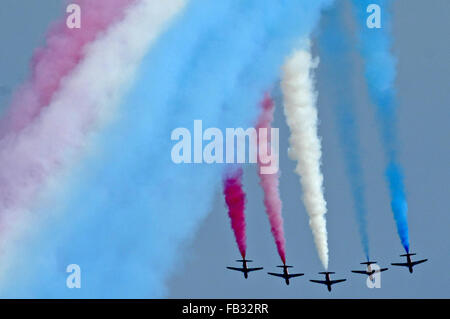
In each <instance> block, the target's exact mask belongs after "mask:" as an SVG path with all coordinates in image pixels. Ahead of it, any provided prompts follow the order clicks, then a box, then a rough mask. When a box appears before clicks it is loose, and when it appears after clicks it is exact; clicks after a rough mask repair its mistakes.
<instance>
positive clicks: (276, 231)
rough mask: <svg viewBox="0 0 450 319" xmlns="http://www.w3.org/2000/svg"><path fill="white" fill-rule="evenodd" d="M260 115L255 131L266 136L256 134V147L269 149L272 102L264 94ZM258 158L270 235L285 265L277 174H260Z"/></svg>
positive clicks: (259, 166) (284, 243)
mask: <svg viewBox="0 0 450 319" xmlns="http://www.w3.org/2000/svg"><path fill="white" fill-rule="evenodd" d="M261 107H262V113H261V115H260V117H259V119H258V124H257V130H258V132H260V129H261V128H267V132H268V133H267V134H261V135H260V133H258V145H267V146H268V147H267V149H270V141H269V140H268V134H269V132H270V130H271V124H272V121H273V112H274V102H273V100H272V98H271V97H270V95H269V94H266V96H265V97H264V100H263V102H262V104H261ZM263 165H264V164H263V163H261V159H260V156H258V175H259V179H260V184H261V187H262V188H263V191H264V205H265V207H266V213H267V216H268V217H269V222H270V227H271V231H272V235H273V237H274V239H275V243H276V245H277V250H278V254H279V255H280V258H281V260H282V261H283V264H286V248H285V245H286V240H285V238H284V228H283V217H282V215H281V209H282V203H281V199H280V192H279V189H278V187H279V174H278V172H277V173H275V174H262V173H261V166H263Z"/></svg>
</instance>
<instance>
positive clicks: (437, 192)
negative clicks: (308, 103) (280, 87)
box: [0, 0, 450, 298]
mask: <svg viewBox="0 0 450 319" xmlns="http://www.w3.org/2000/svg"><path fill="white" fill-rule="evenodd" d="M62 2H63V1H62V0H42V1H26V0H3V1H2V4H1V6H0V38H1V39H2V46H1V48H0V108H3V107H4V105H5V104H6V103H7V100H8V98H9V95H10V92H11V89H13V88H14V87H15V86H17V85H18V84H19V83H20V82H21V81H22V80H23V79H24V78H25V76H26V74H27V70H28V63H29V58H30V56H31V54H32V52H33V49H35V48H36V47H37V46H38V45H39V44H41V43H42V41H43V37H44V32H45V30H46V29H47V27H48V25H49V23H50V22H51V21H52V20H54V19H55V18H56V17H57V16H58V15H59V14H60V12H61V11H60V10H61V8H62ZM338 3H339V5H343V6H344V7H345V8H344V9H345V10H346V12H347V15H346V20H347V22H348V27H349V28H350V31H352V30H353V28H354V21H353V19H352V15H351V12H350V11H349V8H348V5H347V1H345V0H341V1H338ZM394 8H395V12H394V38H395V41H394V50H395V53H396V54H397V56H398V79H397V89H398V91H397V92H398V101H399V109H398V127H399V136H400V138H399V139H400V145H401V150H400V160H401V163H402V164H403V167H404V173H405V182H406V188H407V196H408V201H409V227H410V241H411V250H412V252H417V253H418V256H416V257H417V258H422V257H423V258H429V262H427V263H425V264H422V265H419V266H417V267H416V268H415V272H414V274H412V275H411V274H409V273H408V272H407V270H406V269H402V268H394V267H391V266H388V267H389V268H390V270H389V271H387V272H384V273H383V276H382V288H381V289H368V288H367V287H366V285H365V277H363V276H361V275H356V274H352V273H350V269H359V268H361V266H360V265H359V263H360V262H362V261H363V259H364V255H363V252H362V249H361V245H360V241H359V234H358V231H357V224H356V219H355V213H354V209H353V206H352V198H351V195H350V189H349V184H348V179H347V177H346V174H345V167H344V162H343V154H342V150H341V148H340V146H339V145H340V143H339V140H338V135H337V127H336V119H335V115H334V111H333V107H332V104H333V101H334V100H335V99H336V97H335V96H333V91H332V90H330V89H329V88H327V86H326V85H324V82H325V79H327V70H326V69H324V68H322V67H319V69H318V73H317V82H318V83H317V88H318V90H319V112H320V114H319V115H320V121H321V125H320V134H321V136H322V143H323V173H324V176H325V190H326V194H325V195H326V199H327V201H328V209H329V212H328V215H327V221H328V231H329V248H330V271H335V272H336V273H337V274H336V278H338V277H339V278H348V281H347V282H345V283H343V284H340V285H337V286H334V287H335V289H333V293H332V294H329V293H328V292H327V291H326V289H325V287H322V286H319V285H315V284H312V283H310V282H309V280H308V279H312V278H315V279H321V277H320V276H319V275H317V272H318V271H322V268H321V267H322V266H321V264H320V262H319V259H318V257H317V254H316V250H315V247H314V244H313V240H312V234H311V231H310V229H309V227H308V218H307V214H306V212H305V209H304V206H303V203H302V201H301V188H300V184H299V179H298V176H297V175H296V174H294V173H293V170H294V166H295V163H294V162H293V161H291V160H289V159H288V157H287V152H286V150H287V147H288V141H287V138H288V136H289V131H288V128H287V127H286V124H285V122H284V118H283V114H282V109H281V107H280V105H277V113H276V121H275V123H274V126H275V127H279V128H280V161H281V162H280V169H281V173H282V175H281V196H282V200H283V205H284V209H283V214H284V219H285V232H286V238H287V259H288V263H289V264H291V265H294V266H295V268H294V271H299V272H304V273H306V276H304V277H300V278H296V279H293V280H292V281H293V282H292V284H291V285H290V286H289V287H286V286H285V285H284V284H283V283H282V282H281V280H278V279H277V278H274V277H269V276H268V275H267V274H266V270H267V271H273V270H275V266H276V265H279V264H280V261H279V257H278V255H277V252H276V249H275V245H274V242H273V239H272V236H271V233H270V228H269V223H268V220H267V217H266V214H265V212H264V207H263V202H262V190H261V188H260V186H259V184H258V177H257V175H256V168H255V167H254V166H250V165H249V166H247V167H246V170H245V178H244V184H245V190H246V191H247V197H248V203H247V225H248V257H249V258H250V259H253V260H254V261H255V263H254V265H255V266H264V267H265V269H264V271H260V272H256V273H252V274H250V277H249V279H248V280H244V279H243V278H242V275H241V274H239V273H235V272H231V271H228V270H226V269H225V266H228V265H233V266H235V265H237V264H236V263H234V260H235V259H238V257H239V253H238V250H237V247H236V244H235V242H234V238H233V234H232V232H231V229H230V225H229V224H230V223H229V220H228V216H227V212H226V209H225V206H224V201H223V198H222V196H221V194H220V192H221V190H218V191H217V200H216V204H215V206H214V208H213V210H212V211H211V213H210V214H209V216H208V217H207V218H206V220H204V222H203V223H202V224H201V225H199V228H198V232H197V233H196V234H193V237H192V238H191V240H190V241H187V242H186V243H185V247H183V249H182V250H180V254H183V255H184V261H185V262H184V263H181V264H179V265H178V268H177V269H178V272H177V274H175V275H174V276H173V277H172V278H171V279H170V281H169V283H168V284H169V288H170V295H169V297H174V298H230V297H233V298H241V297H242V298H322V297H337V298H347V297H350V298H360V297H363V298H372V297H374V298H392V297H397V298H408V297H413V298H414V297H426V298H431V297H438V298H443V297H445V298H449V297H450V276H448V273H447V269H448V268H449V267H450V240H449V235H448V231H449V228H450V214H449V212H448V210H447V208H446V207H447V205H446V204H445V200H446V199H447V198H448V197H449V195H450V193H449V186H448V180H449V179H450V176H449V167H448V166H449V163H450V148H449V146H450V145H449V144H450V143H449V138H450V130H449V124H448V123H449V120H450V108H449V102H450V90H449V83H450V59H449V56H450V55H449V54H450V42H449V41H448V30H449V28H450V21H448V17H449V14H450V2H449V1H447V0H430V1H424V0H397V1H395V6H394ZM322 22H323V21H322ZM319 29H320V28H319ZM316 52H317V50H316ZM353 61H354V63H353V69H352V70H349V72H348V73H347V74H345V75H343V76H350V77H351V80H352V90H353V94H354V99H355V102H356V103H357V104H356V105H357V107H356V109H357V119H358V124H359V127H360V132H359V133H360V141H361V144H362V149H363V154H362V160H363V165H364V169H365V170H364V174H365V175H364V177H365V181H366V190H367V194H366V195H367V196H366V197H367V201H368V208H369V216H368V220H369V236H370V248H371V251H372V254H371V257H372V259H374V260H376V261H378V262H379V264H380V265H381V266H385V265H389V263H390V262H399V261H402V262H403V258H401V257H399V256H398V255H399V254H401V253H403V248H402V246H401V244H400V241H399V239H398V237H397V234H396V229H395V223H394V219H393V217H392V213H391V210H390V204H389V196H388V193H387V188H386V184H385V180H384V175H383V173H384V165H385V161H384V157H383V151H382V148H381V145H380V141H379V134H378V131H377V127H376V123H375V119H374V112H373V110H374V108H373V106H372V105H371V104H370V102H369V99H368V96H367V89H366V83H365V80H364V77H363V65H362V61H361V59H360V57H359V55H358V54H357V52H356V51H355V52H354V56H353ZM327 83H329V81H327ZM361 269H362V268H361Z"/></svg>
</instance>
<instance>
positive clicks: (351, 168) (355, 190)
mask: <svg viewBox="0 0 450 319" xmlns="http://www.w3.org/2000/svg"><path fill="white" fill-rule="evenodd" d="M342 14H343V9H342V6H339V5H335V6H334V7H333V9H332V10H330V11H327V12H326V13H325V14H324V17H326V18H325V19H324V21H326V24H325V26H324V27H323V28H322V30H321V32H320V39H319V44H320V61H321V65H322V67H323V68H324V70H326V77H325V81H326V85H325V86H326V87H327V90H333V91H334V94H333V96H335V97H336V101H335V103H333V104H334V105H333V107H334V111H335V115H336V118H337V126H338V131H339V139H340V144H341V147H342V149H343V152H344V159H345V166H346V172H347V175H348V178H349V180H350V187H351V193H352V197H353V203H354V206H355V210H356V217H357V221H358V228H359V233H360V237H361V244H362V247H363V249H364V253H365V255H366V258H367V260H369V236H368V232H367V204H366V197H365V183H364V177H363V168H362V164H361V158H360V153H361V150H360V142H359V138H358V132H359V129H358V125H357V123H356V119H355V106H354V101H353V100H352V87H351V83H350V79H349V77H348V76H347V75H346V74H347V73H348V72H349V70H350V69H351V68H352V63H351V61H350V59H351V57H350V53H351V52H350V48H351V44H350V43H349V36H348V32H347V31H346V30H345V29H344V27H343V21H342V18H341V17H342Z"/></svg>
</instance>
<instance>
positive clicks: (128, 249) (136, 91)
mask: <svg viewBox="0 0 450 319" xmlns="http://www.w3.org/2000/svg"><path fill="white" fill-rule="evenodd" d="M329 2H330V1H317V0H310V1H298V0H283V1H272V0H248V1H245V2H243V1H240V0H227V1H225V0H223V1H210V0H193V1H192V3H191V5H190V6H189V8H188V9H187V12H185V14H184V15H183V16H182V17H181V18H180V20H178V21H177V22H176V23H175V25H174V26H173V27H172V28H171V30H170V31H169V32H168V33H167V34H165V35H164V36H163V37H162V38H161V39H160V40H159V43H158V44H157V46H156V48H155V49H154V50H153V51H152V52H150V53H149V55H148V56H147V57H146V58H145V61H144V63H143V65H142V67H141V73H140V75H139V78H138V80H137V83H138V84H137V85H136V86H135V87H134V88H133V89H132V91H131V92H130V94H129V95H128V96H127V97H126V98H125V100H124V103H123V105H122V109H121V110H122V111H121V114H120V121H118V122H117V123H115V124H114V125H113V126H111V127H110V128H109V129H107V130H106V132H104V133H103V135H102V136H100V137H99V138H98V140H97V142H96V147H97V149H96V153H95V154H93V155H92V156H91V157H90V158H89V159H88V160H87V161H85V162H84V163H83V164H82V165H81V167H79V168H78V169H77V170H76V171H75V172H74V173H73V174H72V176H71V178H70V187H68V188H67V189H66V190H64V194H65V196H63V198H64V199H65V200H64V201H63V202H58V203H54V208H52V209H48V208H47V207H46V208H47V209H45V210H42V213H43V212H44V211H46V212H48V211H49V210H50V211H51V213H50V214H49V216H61V217H60V218H56V217H52V218H51V220H50V223H49V225H46V227H45V232H42V233H41V235H40V236H39V237H37V236H33V237H30V238H29V239H28V240H27V241H25V242H24V243H22V245H21V246H22V247H23V248H22V249H21V250H19V253H20V255H22V256H27V257H26V260H21V261H18V263H17V265H15V267H14V269H12V270H11V272H10V273H9V274H8V275H9V277H10V278H14V282H11V283H9V284H8V285H4V286H2V294H4V295H7V296H10V297H12V296H21V297H29V296H32V297H60V298H61V297H69V298H89V297H97V298H105V297H122V298H123V297H125V298H129V297H134V298H136V297H161V296H164V295H165V294H166V293H167V291H166V287H165V280H166V278H167V277H168V276H169V275H170V274H171V273H172V272H173V270H174V269H175V267H176V262H177V261H180V260H181V257H182V256H180V254H181V251H182V249H181V248H183V245H184V244H185V243H186V242H189V241H190V239H191V238H192V236H193V233H194V231H195V230H196V228H197V227H198V224H199V223H200V221H201V220H203V218H204V217H205V216H206V214H207V212H208V211H209V209H210V208H211V204H212V198H213V195H214V193H215V191H216V187H218V186H219V185H220V178H221V171H222V169H223V168H224V166H223V165H212V166H208V165H192V164H191V165H187V164H182V165H176V164H174V163H173V162H172V160H171V158H170V154H171V148H172V146H173V145H174V144H175V143H174V142H173V141H171V140H170V135H171V132H172V130H173V129H175V128H177V127H186V128H191V130H190V131H191V132H193V130H192V123H193V121H194V120H195V119H201V120H203V125H204V128H206V127H218V128H224V127H227V126H229V125H230V124H232V125H231V127H243V128H246V127H248V126H249V125H251V124H253V123H252V122H253V121H254V120H255V119H256V117H257V109H258V103H259V100H260V99H261V96H262V92H264V90H265V89H266V88H267V87H268V86H269V85H270V84H271V83H273V81H274V80H275V79H276V77H277V74H278V71H279V68H280V67H281V65H282V63H283V59H284V57H285V56H286V55H287V54H288V53H290V51H291V50H292V49H293V48H294V46H295V44H296V40H297V39H298V38H301V37H303V36H305V35H307V34H309V32H310V31H311V29H312V27H313V26H314V25H315V23H316V22H317V20H318V18H319V14H320V9H321V8H322V7H323V5H324V4H327V3H329ZM224 112H225V113H224ZM59 195H60V194H59ZM47 206H48V205H47ZM181 255H182V254H181ZM71 263H76V264H79V265H80V267H81V269H82V273H83V274H84V275H83V278H84V279H82V280H83V283H82V288H81V289H72V290H70V289H67V288H66V286H65V280H66V276H67V274H66V273H65V267H66V266H67V265H68V264H71ZM30 265H31V267H30ZM177 269H178V270H180V269H181V267H180V266H179V265H178V267H177Z"/></svg>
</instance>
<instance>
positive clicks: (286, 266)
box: [277, 265, 294, 268]
mask: <svg viewBox="0 0 450 319" xmlns="http://www.w3.org/2000/svg"><path fill="white" fill-rule="evenodd" d="M277 267H278V268H293V267H294V266H288V265H285V266H277Z"/></svg>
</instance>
